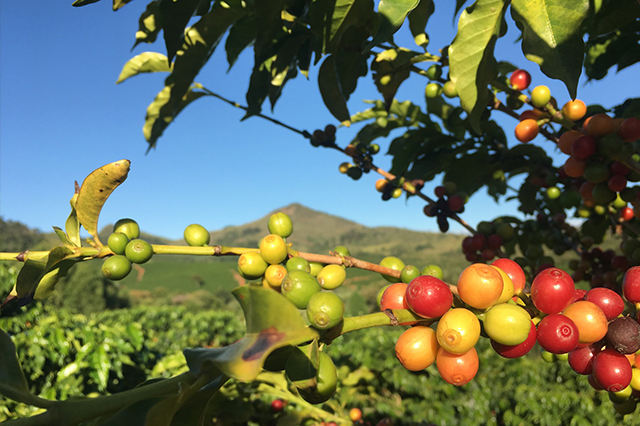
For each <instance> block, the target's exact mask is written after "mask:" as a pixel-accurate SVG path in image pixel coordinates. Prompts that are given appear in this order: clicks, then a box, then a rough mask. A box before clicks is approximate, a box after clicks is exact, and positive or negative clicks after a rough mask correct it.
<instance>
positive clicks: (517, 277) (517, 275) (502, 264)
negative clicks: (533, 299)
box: [491, 258, 527, 295]
mask: <svg viewBox="0 0 640 426" xmlns="http://www.w3.org/2000/svg"><path fill="white" fill-rule="evenodd" d="M491 266H496V267H498V268H500V269H502V270H503V271H504V272H506V274H507V275H508V276H509V278H511V282H512V283H513V293H514V294H515V295H518V294H520V293H521V292H522V291H523V290H524V286H525V285H526V283H527V280H526V276H525V274H524V270H523V269H522V267H521V266H520V265H518V263H517V262H515V261H513V260H511V259H507V258H501V259H496V260H494V261H493V262H491Z"/></svg>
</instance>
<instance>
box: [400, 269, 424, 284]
mask: <svg viewBox="0 0 640 426" xmlns="http://www.w3.org/2000/svg"><path fill="white" fill-rule="evenodd" d="M419 276H420V269H418V268H417V267H415V266H413V265H405V267H404V268H402V272H401V273H400V279H401V280H402V282H403V283H405V284H409V283H410V282H411V280H413V279H414V278H416V277H419Z"/></svg>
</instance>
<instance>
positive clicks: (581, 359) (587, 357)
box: [568, 344, 602, 376]
mask: <svg viewBox="0 0 640 426" xmlns="http://www.w3.org/2000/svg"><path fill="white" fill-rule="evenodd" d="M601 346H602V345H601V344H593V345H589V346H578V347H577V348H575V349H574V350H572V351H571V352H569V358H568V361H569V365H570V366H571V368H572V369H573V371H575V372H576V373H578V374H582V375H585V376H586V375H588V374H591V373H592V372H593V364H592V363H593V358H594V357H595V356H596V354H598V353H599V352H600V349H601Z"/></svg>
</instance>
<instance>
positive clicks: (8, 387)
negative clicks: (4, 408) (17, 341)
mask: <svg viewBox="0 0 640 426" xmlns="http://www.w3.org/2000/svg"><path fill="white" fill-rule="evenodd" d="M7 391H9V392H10V393H12V394H15V393H26V394H28V393H29V385H28V383H27V379H26V378H25V376H24V373H23V372H22V368H21V367H20V362H19V361H18V356H17V354H16V347H15V345H14V344H13V341H12V340H11V337H9V335H8V334H7V333H5V332H4V331H2V330H0V393H2V394H3V395H6V396H10V395H7V393H9V392H7Z"/></svg>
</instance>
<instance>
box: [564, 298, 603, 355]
mask: <svg viewBox="0 0 640 426" xmlns="http://www.w3.org/2000/svg"><path fill="white" fill-rule="evenodd" d="M562 313H563V314H564V315H565V316H567V317H568V318H571V320H572V321H573V322H574V323H575V325H576V327H578V334H579V340H578V342H579V343H581V344H587V345H590V344H592V343H594V342H597V341H598V340H600V339H602V338H603V337H604V336H605V334H607V317H605V315H604V313H603V312H602V309H600V308H599V307H598V306H597V305H596V304H595V303H592V302H588V301H586V300H581V301H578V302H574V303H572V304H571V305H569V307H567V308H566V309H565V310H564V311H563V312H562Z"/></svg>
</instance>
